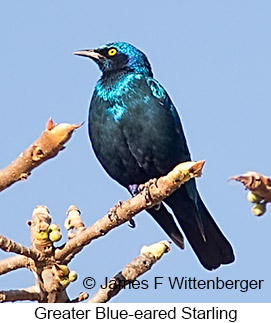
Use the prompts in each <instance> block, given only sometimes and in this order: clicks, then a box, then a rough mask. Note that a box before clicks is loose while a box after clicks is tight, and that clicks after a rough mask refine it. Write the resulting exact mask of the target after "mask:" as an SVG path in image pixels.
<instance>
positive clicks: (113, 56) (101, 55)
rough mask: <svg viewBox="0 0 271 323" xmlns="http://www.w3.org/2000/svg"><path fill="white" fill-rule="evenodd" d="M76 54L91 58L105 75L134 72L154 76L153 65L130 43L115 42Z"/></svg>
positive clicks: (76, 53)
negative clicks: (116, 72)
mask: <svg viewBox="0 0 271 323" xmlns="http://www.w3.org/2000/svg"><path fill="white" fill-rule="evenodd" d="M74 54H75V55H79V56H85V57H89V58H91V59H92V60H94V61H95V62H96V63H97V64H98V65H99V68H100V69H101V71H102V72H103V73H104V74H106V73H108V72H109V73H110V72H113V71H114V72H115V71H133V72H135V73H140V74H145V75H148V76H152V71H151V65H150V63H149V61H148V59H147V57H146V55H145V54H144V53H142V52H141V51H140V50H139V49H137V48H136V47H134V46H133V45H131V44H128V43H124V42H114V43H110V44H106V45H103V46H101V47H98V48H96V49H85V50H79V51H76V52H75V53H74Z"/></svg>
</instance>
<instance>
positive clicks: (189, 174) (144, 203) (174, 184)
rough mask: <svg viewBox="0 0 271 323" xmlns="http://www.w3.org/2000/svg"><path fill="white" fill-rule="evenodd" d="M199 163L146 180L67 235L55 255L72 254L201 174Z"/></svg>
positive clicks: (200, 163)
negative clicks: (126, 197)
mask: <svg viewBox="0 0 271 323" xmlns="http://www.w3.org/2000/svg"><path fill="white" fill-rule="evenodd" d="M203 165H204V161H199V162H185V163H181V164H179V165H177V166H176V167H175V168H174V169H173V170H172V171H171V172H169V173H168V174H167V175H166V176H163V177H160V178H159V179H158V180H156V181H154V180H151V181H149V182H148V183H146V184H145V185H144V189H142V190H141V192H140V193H139V194H137V195H136V196H134V197H132V198H130V199H129V200H127V201H126V202H124V203H121V204H119V205H117V206H116V207H114V208H113V209H111V210H110V211H109V213H108V214H106V215H105V216H104V217H103V218H102V219H100V220H98V221H97V222H96V223H94V224H93V225H91V226H90V227H88V228H87V229H85V230H84V231H82V232H81V233H80V234H79V235H76V236H75V237H74V238H72V239H70V240H69V241H68V242H67V243H66V244H65V245H64V246H63V248H59V249H56V251H55V258H56V259H57V260H60V261H63V260H65V258H66V257H69V255H71V254H72V255H73V256H74V255H75V254H77V253H78V252H79V251H80V250H82V248H83V247H84V246H85V245H87V244H89V243H90V242H91V241H92V240H94V239H97V238H99V237H101V236H104V235H105V234H106V233H108V232H109V231H110V230H112V229H114V228H116V227H118V226H119V225H121V224H122V223H124V222H127V221H130V220H131V218H132V217H133V216H134V215H136V214H137V213H139V212H141V211H142V210H144V209H147V208H151V207H153V206H154V205H157V204H159V203H160V202H161V201H162V200H163V199H164V198H166V197H167V196H169V195H170V194H172V193H173V192H174V191H175V190H177V189H178V188H179V187H180V186H181V185H182V184H184V183H185V182H187V181H188V180H189V179H191V178H193V177H199V176H201V171H202V167H203ZM146 196H148V198H147V197H146ZM70 259H71V258H70Z"/></svg>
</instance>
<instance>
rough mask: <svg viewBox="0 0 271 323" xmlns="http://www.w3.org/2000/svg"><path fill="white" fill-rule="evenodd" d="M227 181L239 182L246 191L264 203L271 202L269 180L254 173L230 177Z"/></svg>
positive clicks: (270, 179)
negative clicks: (258, 197)
mask: <svg viewBox="0 0 271 323" xmlns="http://www.w3.org/2000/svg"><path fill="white" fill-rule="evenodd" d="M229 180H234V181H237V182H241V183H242V184H243V185H244V186H245V187H246V188H247V189H249V190H250V191H252V192H253V193H255V194H256V195H258V196H260V197H261V198H262V199H264V200H265V202H271V178H270V177H267V176H264V175H261V174H259V173H256V172H247V173H245V174H243V175H237V176H233V177H230V178H229Z"/></svg>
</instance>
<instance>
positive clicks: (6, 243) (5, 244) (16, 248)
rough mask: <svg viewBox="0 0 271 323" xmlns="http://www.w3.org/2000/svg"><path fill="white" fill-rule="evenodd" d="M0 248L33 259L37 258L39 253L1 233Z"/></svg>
mask: <svg viewBox="0 0 271 323" xmlns="http://www.w3.org/2000/svg"><path fill="white" fill-rule="evenodd" d="M0 248H1V249H2V250H4V251H6V252H15V253H17V254H19V255H22V256H26V257H30V258H31V259H33V260H35V259H38V258H39V253H37V252H36V251H34V250H32V249H30V248H28V247H25V246H23V245H21V244H20V243H18V242H15V241H13V240H11V239H9V238H6V237H4V236H2V235H0Z"/></svg>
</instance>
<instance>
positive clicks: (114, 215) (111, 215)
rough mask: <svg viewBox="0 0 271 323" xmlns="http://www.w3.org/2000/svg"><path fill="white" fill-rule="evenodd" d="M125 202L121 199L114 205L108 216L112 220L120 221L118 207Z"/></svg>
mask: <svg viewBox="0 0 271 323" xmlns="http://www.w3.org/2000/svg"><path fill="white" fill-rule="evenodd" d="M122 204H123V202H121V201H119V202H118V203H117V204H116V205H114V206H113V207H112V208H111V209H110V210H109V211H108V213H107V216H108V218H109V220H110V221H111V222H113V221H115V222H117V223H118V221H119V218H118V215H117V209H118V208H119V207H121V206H122Z"/></svg>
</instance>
